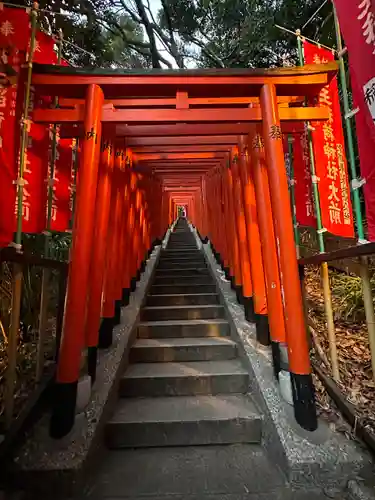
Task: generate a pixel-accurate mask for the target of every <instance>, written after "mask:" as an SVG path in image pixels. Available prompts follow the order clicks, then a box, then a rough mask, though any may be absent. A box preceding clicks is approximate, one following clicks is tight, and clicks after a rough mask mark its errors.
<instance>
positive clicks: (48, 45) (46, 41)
mask: <svg viewBox="0 0 375 500" xmlns="http://www.w3.org/2000/svg"><path fill="white" fill-rule="evenodd" d="M54 47H55V39H54V38H53V37H52V36H49V35H46V34H45V33H42V32H41V31H38V32H37V34H36V37H35V49H34V58H33V62H35V63H39V64H57V55H56V53H55V51H54Z"/></svg>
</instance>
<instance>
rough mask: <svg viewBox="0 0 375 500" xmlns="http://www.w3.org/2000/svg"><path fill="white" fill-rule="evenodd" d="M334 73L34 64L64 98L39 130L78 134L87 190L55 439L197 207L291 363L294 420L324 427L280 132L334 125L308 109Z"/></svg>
mask: <svg viewBox="0 0 375 500" xmlns="http://www.w3.org/2000/svg"><path fill="white" fill-rule="evenodd" d="M335 72H336V64H335V63H331V64H325V65H316V66H304V67H299V68H282V69H270V70H214V71H212V70H202V71H195V70H194V71H190V70H187V71H151V72H126V73H124V72H118V71H107V70H85V69H76V68H70V67H56V66H38V65H35V67H34V72H33V79H32V84H33V85H34V87H35V88H36V89H37V90H38V91H40V93H41V95H50V96H52V97H55V96H56V97H58V98H59V101H58V102H59V107H58V108H57V109H41V108H40V109H36V110H35V112H34V121H35V122H39V123H46V124H52V123H55V124H60V136H61V137H78V138H79V140H80V155H79V169H78V189H77V195H76V212H75V220H74V228H73V244H72V249H71V258H70V264H69V277H68V289H67V297H66V305H65V317H64V326H63V336H62V341H61V347H60V352H59V359H58V370H57V381H56V390H55V396H56V402H55V406H54V411H53V416H52V421H51V433H52V435H54V436H55V437H58V436H62V435H65V434H66V433H67V432H68V431H69V430H70V429H71V427H72V426H73V424H74V415H75V405H76V397H77V384H78V378H79V375H80V366H81V357H82V352H83V350H84V348H85V347H87V348H88V371H89V374H90V375H91V377H92V379H93V380H94V379H95V371H96V359H97V348H98V347H99V348H105V347H108V346H110V345H111V342H112V330H113V327H114V325H115V324H116V323H117V322H118V321H119V310H120V309H119V308H120V306H121V305H124V304H127V303H128V301H129V295H130V293H131V291H132V290H134V287H135V283H136V280H137V277H138V278H139V274H140V272H141V271H142V269H143V268H144V264H145V260H146V259H147V256H148V255H149V254H150V252H151V250H152V249H153V247H154V246H155V244H157V243H158V242H160V241H161V240H162V238H163V236H164V234H165V233H166V230H167V229H168V226H169V225H170V224H171V223H172V222H173V220H174V219H175V218H176V216H177V207H178V206H184V207H186V211H187V215H188V218H189V219H190V221H191V222H192V223H193V224H194V226H195V227H196V228H197V230H198V232H199V235H200V237H201V239H202V240H203V241H205V242H207V240H209V241H210V242H211V245H212V248H213V250H214V253H215V255H216V256H217V258H218V259H219V260H220V262H221V263H222V265H223V268H224V271H225V273H226V276H227V277H228V279H230V280H231V281H232V285H233V287H234V288H235V290H236V292H237V297H238V299H239V300H240V301H241V302H242V303H243V305H244V306H245V312H246V319H247V320H248V321H253V322H255V323H256V325H257V338H258V340H259V341H260V342H261V343H263V344H268V343H271V346H272V353H273V360H274V367H275V374H276V375H277V374H278V373H279V371H280V364H281V363H282V362H283V360H284V359H287V360H288V362H289V371H290V375H291V382H292V392H293V400H294V412H295V418H296V420H297V421H298V423H299V424H300V425H301V426H303V427H304V428H306V429H309V430H314V429H315V428H316V427H317V419H316V412H315V404H314V390H313V384H312V378H311V370H310V360H309V352H308V343H307V335H306V325H305V318H304V309H303V302H302V296H301V287H300V279H299V273H298V264H297V256H296V250H295V242H294V236H293V222H292V215H291V207H290V199H289V192H288V182H287V174H286V169H285V165H284V153H283V144H282V134H283V133H288V132H292V131H293V132H295V131H296V130H297V131H298V130H299V131H301V130H303V127H304V122H305V121H309V120H313V121H317V120H327V119H328V109H326V108H325V107H323V106H314V105H311V106H306V105H305V102H308V103H314V102H316V99H315V98H316V97H317V96H318V94H319V92H320V90H321V89H322V88H323V87H324V86H325V85H327V83H329V81H330V80H331V78H332V77H333V76H334V74H335Z"/></svg>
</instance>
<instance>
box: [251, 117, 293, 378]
mask: <svg viewBox="0 0 375 500" xmlns="http://www.w3.org/2000/svg"><path fill="white" fill-rule="evenodd" d="M249 147H250V157H249V161H248V163H247V169H248V174H249V177H250V181H251V180H253V181H254V192H255V200H254V206H255V210H256V214H255V215H256V216H257V218H258V223H259V236H260V241H261V254H262V257H263V263H264V273H265V283H266V290H267V307H268V319H269V325H270V333H271V348H272V358H273V367H274V372H275V376H276V378H278V377H279V372H280V369H281V351H282V350H283V349H285V348H286V333H285V320H284V309H283V303H282V292H281V284H280V271H279V262H278V258H277V247H276V240H275V230H274V226H273V220H272V208H271V197H270V190H269V184H268V173H267V166H266V159H265V154H264V143H263V138H262V127H261V125H258V126H256V125H251V127H250V134H249Z"/></svg>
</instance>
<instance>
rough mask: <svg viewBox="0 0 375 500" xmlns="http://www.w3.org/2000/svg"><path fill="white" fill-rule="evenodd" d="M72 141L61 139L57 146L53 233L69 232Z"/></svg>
mask: <svg viewBox="0 0 375 500" xmlns="http://www.w3.org/2000/svg"><path fill="white" fill-rule="evenodd" d="M72 155H73V142H72V139H60V140H59V142H58V146H57V155H56V165H55V177H54V185H53V203H52V220H51V229H52V231H59V232H63V231H67V230H68V229H69V224H70V212H71V178H72Z"/></svg>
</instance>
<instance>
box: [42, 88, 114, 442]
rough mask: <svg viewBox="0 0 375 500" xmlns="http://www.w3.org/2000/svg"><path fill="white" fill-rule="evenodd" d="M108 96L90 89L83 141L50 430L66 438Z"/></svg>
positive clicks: (79, 353)
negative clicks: (105, 97) (102, 116)
mask: <svg viewBox="0 0 375 500" xmlns="http://www.w3.org/2000/svg"><path fill="white" fill-rule="evenodd" d="M103 101H104V96H103V92H102V90H101V88H100V87H99V86H98V85H94V84H90V85H89V86H88V88H87V91H86V100H85V116H84V140H83V141H82V160H81V163H80V171H79V183H78V190H77V197H76V213H75V217H74V228H73V241H72V248H71V254H70V264H69V276H68V287H67V297H66V306H65V316H64V326H63V334H62V339H61V345H60V351H59V359H58V365H57V374H56V385H55V387H54V403H53V410H52V418H51V428H50V433H51V436H52V437H55V438H60V437H62V436H65V435H66V434H67V433H68V432H69V431H70V430H71V429H72V427H73V425H74V418H75V409H76V398H77V387H78V379H79V371H80V365H81V357H82V350H83V348H84V345H85V318H86V305H87V296H88V285H89V270H90V257H91V251H92V244H93V237H94V220H95V200H96V188H97V181H98V163H99V150H100V140H101V113H102V106H103Z"/></svg>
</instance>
